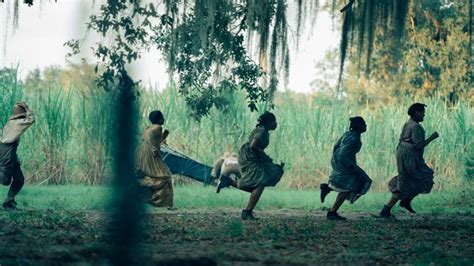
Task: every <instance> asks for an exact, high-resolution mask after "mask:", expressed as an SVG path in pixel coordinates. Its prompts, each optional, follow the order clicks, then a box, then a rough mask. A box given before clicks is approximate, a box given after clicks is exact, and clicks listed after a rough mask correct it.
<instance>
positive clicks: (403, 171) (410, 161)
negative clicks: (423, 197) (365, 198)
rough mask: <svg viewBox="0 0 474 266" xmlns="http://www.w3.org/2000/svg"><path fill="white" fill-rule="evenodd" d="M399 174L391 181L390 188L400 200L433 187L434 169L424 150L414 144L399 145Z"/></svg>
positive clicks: (425, 191)
mask: <svg viewBox="0 0 474 266" xmlns="http://www.w3.org/2000/svg"><path fill="white" fill-rule="evenodd" d="M397 168H398V175H397V176H395V177H393V178H392V179H391V180H390V181H389V183H388V186H389V190H390V192H392V193H393V194H394V196H395V197H397V198H398V199H400V200H403V199H406V198H413V197H415V196H416V195H418V194H426V193H430V192H431V189H432V188H433V184H434V182H433V178H434V172H433V170H432V169H431V168H430V167H429V166H428V165H427V164H426V163H425V161H424V159H423V154H422V151H420V150H416V149H414V146H413V145H412V144H408V143H407V144H405V143H400V144H399V145H398V147H397Z"/></svg>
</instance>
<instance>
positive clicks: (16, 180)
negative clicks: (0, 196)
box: [2, 163, 25, 209]
mask: <svg viewBox="0 0 474 266" xmlns="http://www.w3.org/2000/svg"><path fill="white" fill-rule="evenodd" d="M24 184H25V176H24V175H23V172H22V171H21V168H20V164H19V163H15V165H14V167H13V181H12V184H11V185H10V189H9V190H8V194H7V198H6V199H5V202H4V203H3V205H2V206H3V207H4V208H6V209H15V208H16V206H15V205H16V201H15V196H16V195H17V194H18V192H20V190H21V188H22V187H23V185H24Z"/></svg>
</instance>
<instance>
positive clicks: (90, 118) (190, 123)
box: [0, 73, 474, 191]
mask: <svg viewBox="0 0 474 266" xmlns="http://www.w3.org/2000/svg"><path fill="white" fill-rule="evenodd" d="M228 93H231V92H228ZM0 94H1V95H2V96H3V97H2V99H3V102H2V109H1V110H0V121H6V119H7V118H8V116H9V114H10V111H11V107H12V106H13V103H14V102H15V101H18V100H20V99H27V100H28V102H29V103H30V106H31V108H32V109H33V110H34V111H36V113H37V123H36V124H35V125H34V126H33V127H32V128H31V129H30V130H29V131H27V133H26V134H25V135H24V137H23V140H22V144H21V146H20V149H19V150H20V156H21V158H22V160H23V167H24V169H25V172H26V176H27V179H28V180H29V181H30V182H33V183H41V182H45V183H61V184H62V183H84V184H102V183H107V182H108V181H109V176H110V150H109V146H108V143H109V141H110V140H111V139H112V138H113V137H114V135H115V134H116V132H112V131H111V130H110V128H111V127H109V125H110V123H111V119H110V118H109V117H108V115H109V114H110V111H109V110H110V109H109V108H111V107H112V97H113V95H111V94H110V93H105V92H103V91H100V90H97V89H94V88H92V89H87V88H74V87H72V88H67V89H65V88H61V87H60V86H58V85H55V86H49V87H48V88H36V91H35V92H31V91H25V90H24V88H23V87H22V86H21V84H20V83H18V81H17V78H16V76H15V73H13V77H10V78H2V77H0ZM231 99H232V101H231V102H230V104H229V106H228V109H227V111H226V112H225V113H222V112H218V111H216V110H213V111H212V113H211V115H210V116H209V117H206V118H203V119H202V120H201V121H200V122H199V123H198V122H196V121H194V120H193V119H192V118H191V117H190V116H189V115H188V110H187V108H186V106H185V103H184V100H183V99H182V98H181V97H180V96H179V95H178V93H177V92H176V90H175V89H173V88H169V89H167V90H165V91H162V92H158V91H157V90H153V89H143V90H142V91H141V96H140V110H141V121H140V131H141V130H143V129H144V128H145V127H146V126H148V125H149V124H148V121H147V116H148V113H149V112H150V111H151V110H153V109H160V110H162V111H163V112H164V114H165V118H166V124H165V127H166V128H168V129H169V130H170V136H169V139H168V144H169V145H170V146H172V147H173V148H175V149H177V150H179V151H181V152H183V153H185V154H188V155H189V156H191V157H193V158H195V159H197V160H199V161H201V162H203V163H207V164H211V163H212V162H213V161H214V160H215V159H216V158H217V157H218V156H220V155H221V154H222V153H224V152H225V151H235V152H237V151H238V149H239V148H240V146H241V145H242V144H243V143H244V142H245V141H247V138H248V135H249V133H250V131H251V130H252V129H253V128H254V126H255V124H256V120H257V117H258V113H252V112H250V111H249V110H248V108H247V107H246V103H245V95H244V94H243V93H241V92H238V93H234V95H232V97H231ZM413 101H415V99H399V101H398V102H397V103H396V104H391V105H383V104H380V105H373V104H372V105H362V104H358V103H357V102H352V101H349V100H338V99H328V98H324V97H321V96H317V95H306V94H305V95H302V94H296V93H292V92H282V93H279V94H278V95H277V98H276V108H275V110H274V112H275V114H276V116H277V119H278V128H277V129H276V130H275V131H273V132H271V137H270V146H269V147H268V150H267V152H268V154H269V155H270V156H271V157H272V158H274V159H275V160H276V161H277V162H280V161H282V162H285V163H286V166H285V170H286V173H285V175H284V177H283V179H282V181H281V182H280V184H279V185H278V186H280V187H293V188H314V187H317V186H318V185H319V184H320V183H321V182H323V181H326V180H327V178H328V176H329V174H330V172H331V167H330V159H331V152H332V147H333V145H334V143H335V142H336V141H337V139H338V138H339V137H340V136H341V135H342V134H343V133H344V131H345V130H347V128H348V124H349V120H348V119H349V117H351V116H355V115H361V116H363V117H364V118H365V119H366V121H367V124H368V130H367V132H366V133H365V134H363V135H362V142H363V146H362V150H361V151H360V153H359V154H358V162H359V164H360V165H361V167H362V168H364V169H365V170H366V172H367V173H368V174H369V175H370V176H371V177H372V179H373V180H374V184H373V189H374V190H378V191H385V190H386V183H387V181H388V180H389V179H390V178H391V177H393V176H394V175H396V163H395V150H396V146H397V143H398V138H399V134H400V131H401V128H402V126H403V123H404V122H405V121H406V120H407V118H408V117H407V114H406V110H407V108H408V106H409V105H410V104H411V103H412V102H413ZM416 101H420V102H424V103H426V104H427V105H428V108H427V115H426V117H425V122H424V123H423V126H424V128H425V130H426V133H427V135H428V134H431V132H432V131H434V130H436V131H438V132H439V133H440V136H441V137H440V138H439V139H437V140H436V141H434V142H433V143H432V144H431V145H429V146H428V147H427V149H426V151H425V158H426V161H427V162H428V164H429V165H431V166H432V167H433V169H434V170H435V174H436V177H435V183H436V186H435V190H440V189H443V188H448V187H449V188H451V187H460V186H462V185H463V182H464V180H465V179H464V178H463V176H464V173H465V172H466V171H465V170H466V168H465V162H466V160H468V158H469V156H468V152H469V149H468V147H470V146H471V145H473V139H474V138H473V130H472V125H473V122H474V121H473V119H474V117H473V115H474V108H473V106H471V105H469V104H467V103H465V102H459V103H458V104H456V105H455V106H447V105H445V104H444V102H443V101H442V100H440V99H437V98H427V99H416ZM262 107H263V106H261V109H262ZM471 153H472V151H471ZM471 156H472V155H471Z"/></svg>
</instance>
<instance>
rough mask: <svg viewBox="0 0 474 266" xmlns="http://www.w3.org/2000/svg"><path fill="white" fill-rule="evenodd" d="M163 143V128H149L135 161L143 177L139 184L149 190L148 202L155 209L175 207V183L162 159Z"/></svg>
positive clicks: (153, 126)
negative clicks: (161, 147)
mask: <svg viewBox="0 0 474 266" xmlns="http://www.w3.org/2000/svg"><path fill="white" fill-rule="evenodd" d="M162 141H163V129H162V127H161V126H159V125H152V126H151V127H149V128H148V129H147V130H145V132H143V135H142V139H141V143H140V145H139V146H138V149H137V154H136V158H135V161H136V167H137V170H138V171H139V172H140V173H141V175H142V177H143V178H141V179H140V180H139V183H140V184H141V185H142V186H143V187H145V188H147V190H148V191H147V195H146V196H145V198H146V201H147V202H148V203H150V204H151V205H153V206H155V207H173V181H172V177H171V172H170V170H169V168H168V166H167V165H166V164H165V163H164V162H163V159H162V158H161V154H160V145H161V142H162Z"/></svg>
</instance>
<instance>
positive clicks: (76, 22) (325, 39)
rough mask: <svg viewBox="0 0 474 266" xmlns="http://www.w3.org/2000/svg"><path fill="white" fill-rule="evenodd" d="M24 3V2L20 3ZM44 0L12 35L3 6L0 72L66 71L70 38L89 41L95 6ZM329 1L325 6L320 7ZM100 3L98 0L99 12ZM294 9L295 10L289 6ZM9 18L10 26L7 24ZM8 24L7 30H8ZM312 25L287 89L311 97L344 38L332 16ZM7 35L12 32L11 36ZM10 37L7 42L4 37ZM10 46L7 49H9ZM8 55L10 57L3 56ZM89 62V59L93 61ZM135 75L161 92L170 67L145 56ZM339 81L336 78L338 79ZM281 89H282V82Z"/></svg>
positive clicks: (25, 10) (9, 8) (22, 10)
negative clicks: (322, 63) (323, 63)
mask: <svg viewBox="0 0 474 266" xmlns="http://www.w3.org/2000/svg"><path fill="white" fill-rule="evenodd" d="M21 2H22V1H21ZM39 2H40V1H39V0H36V1H35V4H34V5H33V6H31V7H28V6H27V5H25V4H23V3H20V5H19V27H18V29H17V30H16V31H15V32H14V33H13V24H12V20H13V3H14V1H13V0H5V3H0V28H1V32H0V36H1V40H2V41H0V67H10V66H16V65H17V64H19V66H20V76H21V77H24V76H26V73H28V71H30V70H32V69H34V68H36V67H38V68H40V69H42V68H44V67H46V66H50V65H60V66H63V67H65V66H66V65H67V61H66V58H65V55H66V54H67V53H68V52H70V49H69V48H68V47H64V46H63V44H64V43H65V42H66V41H68V40H70V39H82V38H84V37H85V30H86V26H85V21H87V17H88V16H89V15H90V14H91V12H92V1H83V0H58V1H57V2H56V3H55V2H54V1H45V0H43V2H42V4H41V5H40V4H39ZM323 3H324V1H321V6H322V5H323ZM99 6H100V1H96V8H97V7H99ZM290 7H291V6H290ZM294 12H295V11H294V9H292V8H290V9H289V13H288V18H287V19H288V21H289V23H290V28H291V29H290V33H289V38H291V39H293V38H294V36H293V33H294V32H296V23H295V22H294V19H292V18H294V16H293V14H292V13H294ZM7 18H8V19H9V22H7ZM7 23H8V25H7ZM309 28H310V27H309V25H307V26H306V30H305V33H304V34H303V35H302V36H301V40H300V46H299V50H298V51H296V48H295V46H294V44H293V40H290V51H291V52H290V58H291V63H290V80H289V84H288V89H290V90H292V91H297V92H310V91H311V90H312V89H311V86H310V83H311V81H313V80H314V78H315V67H314V66H315V62H317V61H319V60H321V59H323V58H324V54H325V52H326V51H327V50H329V49H331V48H334V47H335V46H337V45H338V43H339V34H338V33H337V32H333V31H332V29H331V28H332V20H331V17H330V14H328V13H327V12H319V13H318V17H317V20H316V26H315V27H314V30H313V34H312V35H310V34H309V32H308V31H309ZM7 30H8V32H6V31H7ZM5 36H7V41H6V42H5V41H4V40H5V39H4V38H5ZM87 40H88V41H87V42H86V46H85V47H86V48H85V49H83V51H84V52H85V53H84V54H83V55H81V57H85V58H87V59H88V61H89V62H94V61H93V59H92V58H91V57H90V55H89V56H87V55H86V53H89V54H90V48H89V47H90V46H91V45H92V44H93V43H94V42H96V41H94V40H93V38H92V37H91V36H88V38H87ZM5 45H6V47H5ZM4 51H5V53H4ZM88 57H89V58H88ZM130 72H131V73H130V75H131V76H132V77H133V78H135V79H140V80H142V82H143V83H144V85H151V86H152V87H154V88H159V89H162V88H164V87H165V86H166V85H167V83H168V74H167V73H166V65H165V63H164V62H163V60H160V54H159V52H158V51H152V52H150V53H149V54H143V55H142V58H141V59H140V60H138V61H137V62H135V63H133V64H132V66H131V68H130ZM334 79H337V77H334ZM280 84H282V85H281V86H280V87H283V81H282V82H281V83H280Z"/></svg>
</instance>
